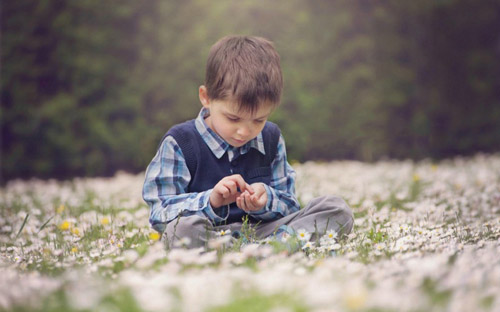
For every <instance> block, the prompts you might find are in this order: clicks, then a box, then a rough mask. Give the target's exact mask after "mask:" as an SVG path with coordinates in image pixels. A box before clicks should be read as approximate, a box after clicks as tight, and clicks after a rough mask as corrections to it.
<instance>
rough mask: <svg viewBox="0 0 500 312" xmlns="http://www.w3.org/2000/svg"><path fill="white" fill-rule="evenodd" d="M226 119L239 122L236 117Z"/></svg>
mask: <svg viewBox="0 0 500 312" xmlns="http://www.w3.org/2000/svg"><path fill="white" fill-rule="evenodd" d="M227 119H229V120H230V121H238V120H239V118H238V117H231V116H227Z"/></svg>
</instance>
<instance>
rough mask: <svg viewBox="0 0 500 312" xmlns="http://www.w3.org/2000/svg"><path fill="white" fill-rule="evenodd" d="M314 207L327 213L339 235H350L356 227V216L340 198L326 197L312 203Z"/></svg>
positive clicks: (316, 199)
mask: <svg viewBox="0 0 500 312" xmlns="http://www.w3.org/2000/svg"><path fill="white" fill-rule="evenodd" d="M311 203H312V204H313V206H312V207H315V208H316V209H320V210H322V211H326V212H327V215H328V218H330V222H333V223H334V224H332V226H333V227H334V228H335V229H336V230H337V232H339V234H349V233H350V232H351V230H352V227H353V225H354V216H353V213H352V210H351V207H349V205H348V204H347V203H346V201H345V200H344V199H342V198H341V197H339V196H334V195H326V196H321V197H318V198H315V199H313V200H312V201H311Z"/></svg>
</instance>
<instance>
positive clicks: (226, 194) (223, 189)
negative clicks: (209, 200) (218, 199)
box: [219, 186, 231, 198]
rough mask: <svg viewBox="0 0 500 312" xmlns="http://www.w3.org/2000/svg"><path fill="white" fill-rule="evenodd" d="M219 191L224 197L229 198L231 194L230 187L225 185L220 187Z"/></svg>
mask: <svg viewBox="0 0 500 312" xmlns="http://www.w3.org/2000/svg"><path fill="white" fill-rule="evenodd" d="M219 193H220V194H221V195H222V198H228V197H229V195H230V194H231V193H230V191H229V189H228V188H227V187H225V186H223V187H221V188H220V190H219Z"/></svg>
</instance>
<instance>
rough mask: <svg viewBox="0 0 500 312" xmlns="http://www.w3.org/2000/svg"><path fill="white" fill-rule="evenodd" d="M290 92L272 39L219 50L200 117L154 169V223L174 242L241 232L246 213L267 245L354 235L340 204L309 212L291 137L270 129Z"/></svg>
mask: <svg viewBox="0 0 500 312" xmlns="http://www.w3.org/2000/svg"><path fill="white" fill-rule="evenodd" d="M282 88H283V78H282V73H281V68H280V60H279V55H278V53H277V52H276V50H275V49H274V47H273V45H272V44H271V43H270V42H269V41H267V40H266V39H264V38H259V37H247V36H228V37H224V38H222V39H221V40H219V41H218V42H217V43H215V44H214V45H213V46H212V48H211V50H210V53H209V57H208V60H207V67H206V77H205V85H203V86H201V87H200V88H199V90H198V92H199V98H200V101H201V104H202V106H203V107H202V109H201V111H200V113H199V115H198V117H197V118H196V119H194V120H190V121H187V122H185V123H182V124H179V125H176V126H174V127H172V128H171V129H170V130H169V131H168V132H167V134H166V135H165V136H164V138H163V140H162V142H161V144H160V147H159V149H158V151H157V153H156V156H155V157H154V158H153V160H152V161H151V164H150V165H149V166H148V169H147V171H146V179H145V183H144V189H143V197H144V200H145V201H146V202H147V203H148V205H149V207H150V208H151V214H150V220H149V221H150V223H151V225H152V226H153V228H154V229H155V230H157V231H158V232H160V233H163V232H166V237H167V244H168V245H170V246H173V245H174V243H175V241H176V240H178V239H180V238H184V237H188V238H189V241H190V242H191V247H198V246H203V245H205V244H206V243H207V239H209V238H210V237H214V236H215V234H216V232H218V231H221V230H227V229H229V230H231V232H232V233H233V234H236V233H238V230H240V229H241V226H242V220H243V218H244V217H245V216H248V220H249V222H250V223H252V224H253V226H254V229H255V231H256V234H257V236H258V237H260V238H265V237H268V236H270V235H273V234H277V232H281V231H287V232H288V233H289V234H291V233H293V231H294V230H298V229H305V230H307V231H308V232H310V233H314V232H315V231H316V230H318V231H319V233H324V232H326V231H327V230H335V231H336V232H342V233H349V232H350V231H351V229H352V224H353V216H352V212H351V210H350V208H349V207H348V206H347V204H346V203H345V202H344V201H343V200H342V199H340V198H339V197H333V196H325V197H321V198H317V199H314V200H312V201H311V203H309V204H308V205H307V206H306V207H305V208H304V209H302V210H300V207H299V203H298V201H297V198H296V197H295V172H294V170H293V169H292V168H291V166H290V165H289V164H288V162H287V158H286V150H285V142H284V139H283V137H282V135H281V133H280V130H279V128H278V127H277V126H276V125H275V124H273V123H271V122H267V118H268V117H269V115H270V114H271V113H272V111H273V110H274V109H275V108H276V107H277V106H278V104H279V102H280V98H281V91H282ZM327 227H328V228H327ZM313 235H314V234H313ZM313 238H314V236H313Z"/></svg>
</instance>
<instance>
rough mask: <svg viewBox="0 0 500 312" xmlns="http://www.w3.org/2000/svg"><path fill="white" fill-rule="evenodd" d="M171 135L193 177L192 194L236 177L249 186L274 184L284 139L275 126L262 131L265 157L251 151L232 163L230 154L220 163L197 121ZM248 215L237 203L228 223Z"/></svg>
mask: <svg viewBox="0 0 500 312" xmlns="http://www.w3.org/2000/svg"><path fill="white" fill-rule="evenodd" d="M168 135H171V136H173V137H174V139H175V141H176V142H177V144H178V145H179V147H180V148H181V150H182V154H183V155H184V158H185V160H186V164H187V167H188V169H189V173H190V174H191V181H190V182H189V185H188V189H187V192H189V193H191V192H203V191H206V190H209V189H211V188H213V187H214V186H215V185H216V184H217V183H218V182H219V181H220V180H221V179H222V178H224V177H226V176H229V175H232V174H240V175H241V176H242V177H243V179H244V180H245V181H246V182H247V183H248V184H252V183H256V182H262V183H265V184H267V185H269V183H270V182H271V178H272V170H271V163H272V161H273V160H274V158H275V157H276V153H277V150H278V141H279V137H280V130H279V128H278V126H277V125H275V124H274V123H272V122H269V121H268V122H266V125H265V126H264V129H263V130H262V138H263V141H264V148H265V151H266V154H265V155H263V154H262V153H260V152H259V151H258V150H256V149H255V148H251V149H250V150H249V151H248V152H247V153H246V154H244V155H240V156H239V157H237V158H236V159H234V160H233V161H231V162H229V159H228V155H227V153H225V154H224V155H223V156H222V157H221V158H220V159H218V158H217V157H215V155H214V154H213V152H212V151H211V150H210V148H209V147H208V145H207V144H206V143H205V141H203V139H202V137H201V135H200V134H199V133H198V130H196V126H195V120H194V119H193V120H189V121H186V122H184V123H181V124H178V125H176V126H174V127H172V128H171V129H170V130H169V131H168V132H167V133H166V134H165V136H168ZM162 141H163V140H162ZM216 213H217V214H218V215H219V216H221V217H225V216H226V215H227V213H228V211H227V208H226V207H221V208H220V209H216ZM246 215H247V214H246V213H245V212H244V211H243V210H241V209H239V208H238V207H237V206H236V203H233V204H231V205H230V207H229V216H228V218H227V219H226V221H225V222H224V223H225V224H230V223H234V222H242V218H243V217H244V216H246ZM249 220H250V221H251V222H255V221H256V220H254V219H253V218H252V217H251V216H249Z"/></svg>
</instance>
